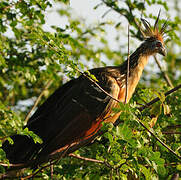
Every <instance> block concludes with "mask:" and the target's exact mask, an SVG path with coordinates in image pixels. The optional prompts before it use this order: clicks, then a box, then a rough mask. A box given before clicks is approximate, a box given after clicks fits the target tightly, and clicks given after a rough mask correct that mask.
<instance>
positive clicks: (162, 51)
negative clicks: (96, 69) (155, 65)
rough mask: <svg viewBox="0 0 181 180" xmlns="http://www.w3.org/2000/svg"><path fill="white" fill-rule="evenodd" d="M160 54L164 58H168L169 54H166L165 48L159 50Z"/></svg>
mask: <svg viewBox="0 0 181 180" xmlns="http://www.w3.org/2000/svg"><path fill="white" fill-rule="evenodd" d="M158 53H159V54H161V55H163V56H166V54H167V52H166V49H165V47H161V48H160V49H159V52H158Z"/></svg>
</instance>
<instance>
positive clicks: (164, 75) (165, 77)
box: [154, 56, 174, 88]
mask: <svg viewBox="0 0 181 180" xmlns="http://www.w3.org/2000/svg"><path fill="white" fill-rule="evenodd" d="M154 59H155V62H156V63H157V65H158V67H159V69H160V71H161V73H162V74H163V77H164V79H165V81H166V82H167V84H168V85H169V86H170V87H171V88H174V86H173V84H172V81H171V80H170V78H169V77H168V75H167V73H166V72H165V71H164V70H163V69H162V66H161V64H160V62H159V60H158V59H157V57H156V56H154Z"/></svg>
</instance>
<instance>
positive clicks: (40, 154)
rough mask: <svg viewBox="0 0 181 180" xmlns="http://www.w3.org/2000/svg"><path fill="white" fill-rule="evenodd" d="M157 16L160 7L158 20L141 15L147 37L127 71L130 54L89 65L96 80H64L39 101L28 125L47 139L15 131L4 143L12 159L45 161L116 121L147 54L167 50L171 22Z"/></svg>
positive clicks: (127, 100)
mask: <svg viewBox="0 0 181 180" xmlns="http://www.w3.org/2000/svg"><path fill="white" fill-rule="evenodd" d="M159 16H160V12H159V14H158V16H157V19H156V21H155V23H154V26H151V24H150V23H149V22H148V21H147V20H146V19H141V22H142V24H143V27H144V28H142V27H141V26H140V28H139V29H140V31H141V33H142V35H143V37H144V40H143V42H142V43H141V44H140V46H139V47H138V48H137V49H136V50H135V51H134V52H133V53H132V54H131V55H130V56H129V74H128V77H127V66H128V59H127V60H126V61H124V62H123V63H122V64H121V65H118V66H107V67H98V68H94V69H91V70H89V73H90V74H91V75H93V76H94V77H95V78H96V83H94V82H93V81H91V80H90V78H91V77H90V76H89V75H88V74H86V73H84V74H82V75H80V76H79V77H77V78H75V79H72V80H70V81H68V82H67V83H65V84H64V85H62V86H60V87H59V88H58V89H57V90H56V91H55V92H54V93H53V94H52V95H50V97H49V98H48V99H47V100H46V101H45V102H44V103H43V104H42V105H40V106H39V108H38V109H37V110H36V111H35V113H34V114H33V115H32V116H31V117H30V119H29V121H28V123H27V125H26V126H25V127H24V128H28V129H29V130H30V131H33V132H34V133H35V134H36V135H38V136H39V137H40V138H41V139H42V141H43V143H42V144H40V143H35V142H34V141H33V139H32V138H31V137H29V136H25V135H13V136H11V138H12V140H13V141H14V143H13V144H10V143H9V141H7V140H6V141H5V142H4V143H3V145H2V149H3V150H4V151H5V153H6V157H7V159H9V162H10V163H12V164H19V163H27V162H29V161H36V162H37V163H38V164H41V163H43V162H44V161H45V159H46V157H48V156H49V155H51V154H55V153H56V152H63V151H66V149H68V148H69V147H73V146H74V145H75V144H77V143H80V142H82V141H86V140H89V139H90V138H91V137H93V136H94V135H96V134H97V133H98V132H99V131H100V129H101V126H102V122H106V123H107V122H109V123H115V121H116V120H117V119H118V118H119V116H120V112H114V111H113V108H116V107H119V102H118V101H120V102H123V103H124V101H125V94H126V89H127V98H126V102H125V103H128V102H129V100H130V98H131V97H132V95H133V93H134V91H135V88H136V86H137V84H138V82H139V80H140V77H141V75H142V71H143V69H144V67H145V65H146V64H147V63H148V59H149V57H150V56H152V55H155V54H157V53H158V54H161V55H162V56H165V55H166V48H165V44H164V34H165V33H166V31H165V30H166V26H167V23H166V22H165V23H164V24H163V25H162V27H161V28H159V26H158V22H159ZM126 78H127V80H126ZM126 83H127V85H126ZM105 92H106V93H105ZM116 100H118V101H116ZM75 149H76V148H75Z"/></svg>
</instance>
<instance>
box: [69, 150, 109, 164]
mask: <svg viewBox="0 0 181 180" xmlns="http://www.w3.org/2000/svg"><path fill="white" fill-rule="evenodd" d="M68 156H70V157H73V158H76V159H81V160H84V161H89V162H94V163H99V164H105V162H104V161H101V160H97V159H92V158H86V157H82V156H78V155H75V154H73V153H70V154H69V155H68Z"/></svg>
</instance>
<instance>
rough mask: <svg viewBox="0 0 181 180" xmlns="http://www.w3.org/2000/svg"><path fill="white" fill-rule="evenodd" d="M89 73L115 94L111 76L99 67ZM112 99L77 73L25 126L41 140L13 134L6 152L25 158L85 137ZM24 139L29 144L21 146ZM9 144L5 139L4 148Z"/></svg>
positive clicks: (97, 124) (105, 113) (108, 109)
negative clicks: (11, 142) (35, 141)
mask: <svg viewBox="0 0 181 180" xmlns="http://www.w3.org/2000/svg"><path fill="white" fill-rule="evenodd" d="M91 73H92V74H94V75H95V76H96V78H97V79H98V81H99V82H98V83H99V85H100V86H101V87H102V88H103V89H104V90H105V91H107V92H108V93H110V94H111V95H112V96H114V97H115V98H117V97H118V94H119V88H118V85H117V84H116V80H115V79H114V78H112V77H110V76H107V74H106V72H104V71H103V69H100V68H99V69H93V70H91ZM115 103H116V102H115V101H113V100H112V99H111V98H110V97H109V96H107V95H106V94H105V93H104V92H102V91H101V90H100V89H99V88H98V87H97V86H96V85H95V84H94V83H92V82H91V81H90V80H89V79H88V78H86V77H84V76H80V77H79V78H77V79H74V80H71V81H69V82H68V83H66V84H65V85H63V86H62V87H60V88H59V89H58V90H56V91H55V92H54V94H52V95H51V96H50V97H49V98H48V99H47V101H46V102H45V103H44V104H42V105H41V106H40V107H39V108H38V110H37V111H36V112H35V113H34V115H33V116H32V117H31V118H30V120H29V122H28V124H27V126H26V127H28V128H29V130H31V131H33V132H35V133H36V134H37V135H38V136H40V137H41V138H42V140H43V144H41V145H40V144H34V143H33V142H32V140H29V139H30V138H28V140H27V137H26V138H22V139H21V138H20V137H19V136H15V137H14V140H15V143H14V145H13V146H12V147H11V148H12V149H13V148H14V149H13V150H12V151H10V152H9V155H7V156H8V157H9V159H10V161H11V162H13V163H17V162H18V163H19V162H24V161H26V160H28V159H32V158H35V157H38V158H41V156H47V155H48V154H50V153H53V152H54V151H56V150H58V149H61V148H63V147H64V146H67V145H69V144H71V143H73V142H76V141H81V140H85V139H88V138H90V137H91V136H92V135H94V134H95V133H96V132H97V131H98V130H99V129H100V127H101V122H102V121H103V120H104V117H106V116H108V115H109V114H110V113H111V109H112V107H114V106H115ZM17 137H18V140H16V138H17ZM26 141H27V142H29V145H28V146H29V148H28V146H27V147H26V146H24V147H25V148H23V146H22V144H24V143H25V142H26ZM9 146H10V145H9V144H8V142H6V143H4V145H3V148H4V149H5V151H7V150H6V149H8V148H9ZM15 146H16V147H15ZM19 146H21V152H20V153H19V160H18V161H17V159H16V158H14V156H16V155H15V154H16V153H17V150H18V149H19V150H20V148H18V147H19ZM7 154H8V153H7ZM20 154H22V155H20ZM23 154H24V155H23Z"/></svg>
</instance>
